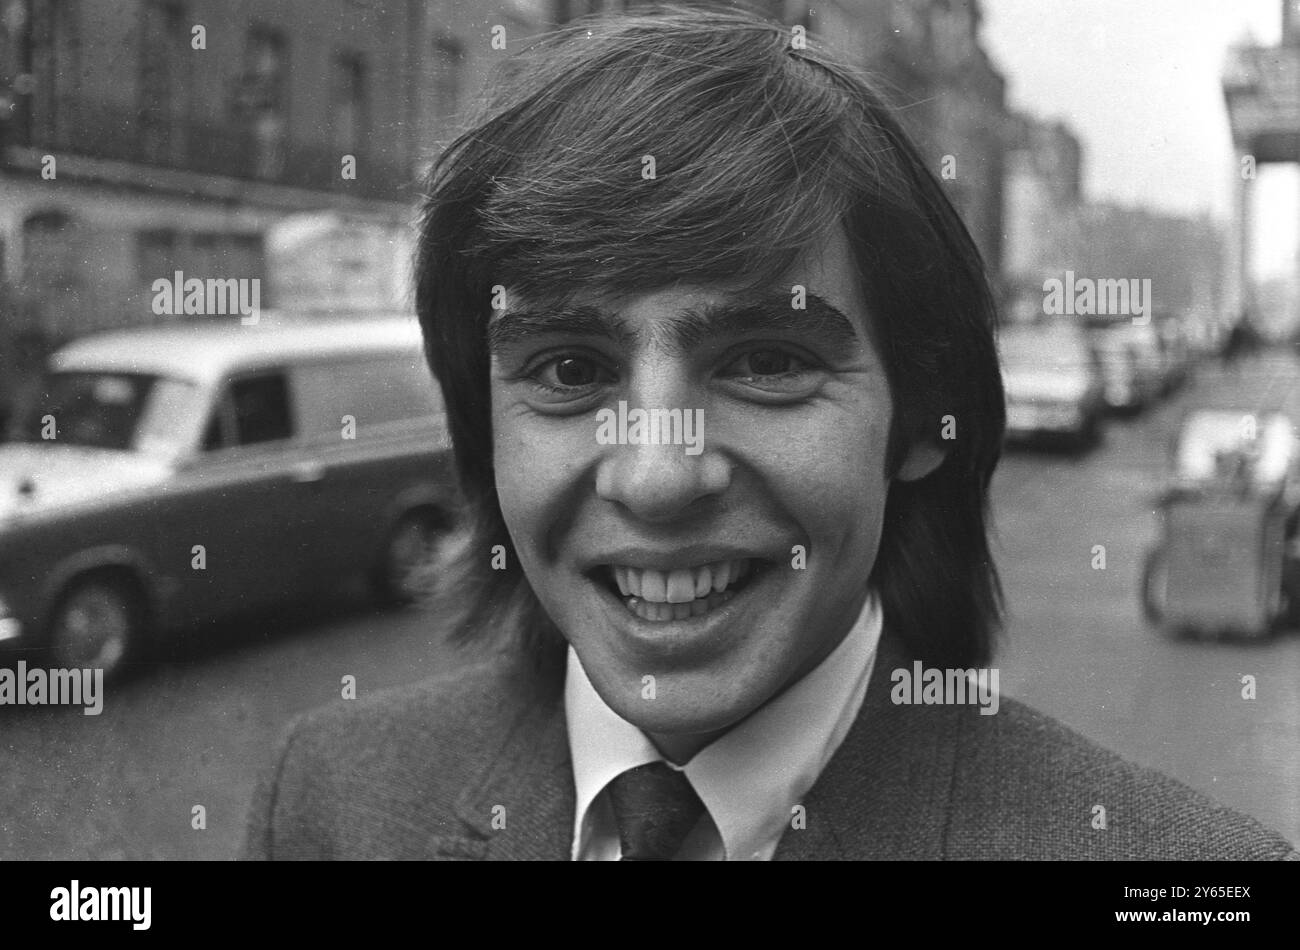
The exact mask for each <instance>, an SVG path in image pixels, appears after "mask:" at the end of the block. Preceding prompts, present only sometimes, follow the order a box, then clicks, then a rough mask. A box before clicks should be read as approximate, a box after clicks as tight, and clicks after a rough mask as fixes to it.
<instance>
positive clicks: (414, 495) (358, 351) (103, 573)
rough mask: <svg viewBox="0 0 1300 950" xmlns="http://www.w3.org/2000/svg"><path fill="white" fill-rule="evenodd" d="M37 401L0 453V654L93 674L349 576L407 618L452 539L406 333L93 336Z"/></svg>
mask: <svg viewBox="0 0 1300 950" xmlns="http://www.w3.org/2000/svg"><path fill="white" fill-rule="evenodd" d="M268 318H269V319H268ZM40 389H41V392H40V394H39V396H38V397H37V398H36V400H35V402H34V404H33V405H31V406H29V407H28V409H27V412H26V414H25V416H24V417H22V418H20V419H19V420H18V423H17V425H16V426H15V428H14V430H13V431H12V432H11V435H12V437H13V439H14V441H10V442H7V443H5V444H3V445H0V648H6V647H7V648H18V649H29V648H41V649H48V650H50V651H52V653H53V659H54V661H55V664H56V665H58V666H62V667H92V668H93V667H99V668H102V669H104V671H105V675H108V674H110V673H113V672H116V671H118V670H120V669H121V667H122V664H123V663H125V662H127V661H128V660H130V659H131V658H132V656H133V655H134V654H135V653H136V651H137V650H140V649H144V648H145V647H147V646H148V645H149V644H150V643H151V642H152V641H153V639H154V638H156V637H158V636H161V635H163V634H165V633H166V632H167V631H171V630H175V629H177V628H179V627H185V626H193V625H194V624H196V623H197V622H199V621H203V620H208V619H211V618H216V617H218V616H223V615H228V614H230V613H233V612H236V611H243V610H245V609H249V608H264V607H267V606H270V605H273V604H279V603H282V602H285V601H288V600H292V599H300V598H304V597H306V596H309V595H311V594H312V593H316V592H320V591H325V590H330V589H334V588H336V587H337V586H338V585H339V584H341V583H343V582H344V581H345V580H346V579H348V578H350V577H352V576H354V575H358V574H360V575H364V576H365V577H366V578H367V579H368V580H369V582H370V583H371V585H372V586H373V587H374V589H375V591H376V592H377V593H378V594H380V595H381V596H383V597H385V598H388V599H393V600H408V599H411V598H413V597H414V596H416V594H417V593H418V581H419V578H420V576H421V575H420V572H421V570H422V569H423V568H424V566H425V565H427V562H428V559H429V556H430V554H431V551H432V549H433V547H434V546H435V545H436V544H437V542H438V540H439V538H440V536H441V532H443V531H444V530H445V529H447V528H448V527H449V526H451V525H452V524H453V523H454V519H455V513H456V508H457V502H456V499H457V494H456V489H455V478H454V475H453V472H452V465H451V460H450V457H449V456H450V452H449V448H448V444H447V439H446V426H445V420H444V418H443V414H442V409H441V399H440V395H439V393H438V390H437V387H436V385H435V384H434V382H433V380H432V377H431V376H430V374H429V371H428V369H427V367H426V365H425V362H424V359H423V354H422V351H421V346H420V335H419V331H418V327H417V326H416V324H415V322H414V320H413V319H410V318H400V317H399V318H379V317H362V318H357V319H351V320H348V319H329V320H325V321H317V322H311V321H307V320H301V319H297V320H295V319H292V318H284V319H275V318H273V316H272V315H270V314H263V320H262V323H261V324H259V325H254V326H241V325H239V324H235V323H232V324H221V325H216V324H197V325H193V324H192V325H173V326H169V327H165V328H149V329H141V330H132V331H119V332H114V333H108V334H101V335H95V336H91V337H86V338H83V339H81V340H79V341H76V342H74V343H72V344H70V345H68V346H66V347H64V348H63V349H61V350H59V351H57V352H56V353H55V354H54V355H53V356H52V357H51V359H50V363H49V367H48V373H47V375H46V377H45V380H44V383H43V385H42V386H41V387H40Z"/></svg>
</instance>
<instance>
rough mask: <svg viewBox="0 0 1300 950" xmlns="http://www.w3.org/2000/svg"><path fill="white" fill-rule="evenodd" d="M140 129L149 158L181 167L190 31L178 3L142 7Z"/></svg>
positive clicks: (160, 1) (164, 0)
mask: <svg viewBox="0 0 1300 950" xmlns="http://www.w3.org/2000/svg"><path fill="white" fill-rule="evenodd" d="M140 36H141V52H140V129H141V148H142V149H143V150H144V159H145V161H149V162H158V163H161V164H172V165H181V164H183V163H184V159H185V144H186V143H185V135H186V132H187V130H188V129H187V120H188V118H189V100H190V64H191V63H192V62H193V60H192V58H191V57H190V56H189V55H187V54H188V53H189V32H188V30H187V27H186V23H185V9H184V7H183V6H182V5H181V4H180V3H179V2H177V0H148V2H146V3H144V4H143V5H142V6H141V7H140Z"/></svg>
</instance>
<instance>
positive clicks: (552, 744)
mask: <svg viewBox="0 0 1300 950" xmlns="http://www.w3.org/2000/svg"><path fill="white" fill-rule="evenodd" d="M792 38H793V37H792V35H791V34H790V33H789V32H787V31H786V30H784V29H783V28H781V27H780V26H774V25H771V24H767V23H763V22H760V21H758V20H754V19H750V18H748V17H744V16H740V15H732V14H718V13H691V12H674V13H672V14H668V15H652V16H641V17H631V16H629V17H622V18H616V19H610V20H604V21H589V22H584V23H582V24H580V25H578V26H577V27H575V28H573V29H570V30H567V31H564V32H562V33H560V34H558V35H557V36H555V37H553V38H550V39H548V40H546V41H545V42H543V43H541V44H539V45H538V46H537V47H535V48H533V49H532V50H530V51H529V52H527V53H526V54H524V55H523V56H521V57H519V58H518V59H516V60H515V61H513V63H512V65H511V67H510V68H509V69H508V70H507V71H506V72H505V73H504V74H503V76H502V78H501V82H500V84H499V86H498V87H497V88H496V90H495V91H494V94H493V97H492V98H491V100H490V101H491V105H490V108H489V109H488V111H487V113H486V115H485V116H484V117H483V119H482V120H481V121H480V122H479V123H478V124H476V125H475V127H474V128H473V129H471V130H470V131H469V132H467V133H466V134H465V135H464V136H462V137H461V138H460V139H459V140H457V142H456V143H454V144H453V145H452V147H451V148H450V149H448V151H447V152H446V153H445V154H444V155H443V156H442V157H441V158H440V160H439V161H438V163H437V165H436V166H435V168H434V170H433V172H432V173H431V177H430V181H429V190H428V196H427V198H426V202H425V207H424V217H423V221H422V237H421V247H420V260H419V288H418V309H419V312H420V318H421V322H422V325H423V327H424V332H425V338H426V343H427V349H428V354H429V359H430V364H431V367H432V369H433V371H434V374H435V376H436V377H437V379H438V382H439V384H440V385H441V387H442V391H443V394H444V397H445V400H446V404H447V412H448V421H449V427H450V431H451V434H452V439H453V443H454V446H455V450H456V456H457V463H458V466H459V471H460V474H461V478H462V482H463V485H464V489H465V492H466V496H467V505H468V508H469V517H468V518H467V524H468V525H469V527H470V533H469V541H468V543H467V545H466V547H465V549H464V550H463V551H462V552H460V556H459V557H458V558H457V559H455V560H448V562H447V563H446V565H445V566H444V571H446V572H447V576H446V577H445V578H444V591H443V598H442V602H443V607H444V610H443V612H442V613H440V614H439V615H438V616H439V618H440V621H441V622H445V623H447V624H448V627H449V629H450V630H452V631H453V632H455V633H456V634H457V635H458V636H459V637H460V638H462V639H465V640H475V641H485V640H490V641H492V642H494V643H495V644H496V645H497V646H498V648H499V649H498V650H497V652H496V654H495V655H494V656H493V658H492V659H490V660H488V661H486V662H483V663H480V664H477V665H474V666H471V667H468V668H466V669H463V670H460V671H458V672H456V673H455V674H454V675H451V676H448V677H446V678H443V679H439V680H436V681H432V682H428V683H424V684H420V685H418V686H415V687H408V688H405V689H402V690H397V691H393V692H390V693H385V694H383V695H381V696H377V697H373V698H371V699H369V700H361V701H357V702H355V703H347V704H344V705H343V706H342V707H340V708H336V709H331V710H327V711H323V712H319V713H315V714H312V715H310V716H308V717H306V718H304V719H303V720H301V721H299V722H297V723H295V725H294V727H293V728H292V729H291V730H290V732H289V734H288V736H287V738H286V740H285V742H284V744H283V746H282V748H281V750H280V753H279V759H278V763H277V767H276V769H275V771H274V773H273V774H272V775H270V776H269V777H268V778H267V780H266V781H265V782H264V783H263V784H262V786H261V788H260V789H259V792H258V794H257V796H256V799H255V801H254V805H253V810H252V819H251V824H250V829H249V835H248V839H247V844H246V854H247V855H248V856H250V857H265V858H295V857H296V858H348V857H443V858H502V859H506V858H540V859H556V860H561V859H569V858H576V859H596V860H617V859H623V860H636V859H641V860H644V859H670V858H675V859H713V860H717V859H727V860H753V859H759V860H764V859H771V858H777V859H782V858H850V859H852V858H871V857H892V858H1116V857H1145V858H1161V857H1283V856H1285V855H1287V854H1288V853H1290V851H1291V849H1290V847H1289V846H1288V845H1287V843H1286V842H1285V841H1283V840H1281V839H1280V838H1278V837H1277V836H1275V835H1272V834H1271V833H1269V832H1267V831H1266V830H1265V829H1263V828H1261V827H1260V826H1258V825H1257V824H1256V823H1255V822H1253V821H1252V820H1251V819H1249V818H1246V817H1243V816H1240V815H1235V814H1232V813H1230V812H1227V811H1225V810H1223V809H1219V808H1217V807H1216V806H1214V805H1212V804H1211V803H1210V802H1208V801H1207V800H1205V799H1203V798H1201V797H1200V796H1198V795H1196V794H1195V793H1194V792H1192V791H1190V790H1188V789H1186V788H1184V787H1183V786H1181V785H1178V784H1177V783H1175V782H1173V781H1172V780H1169V779H1166V778H1164V777H1162V776H1159V775H1157V774H1155V773H1152V772H1149V771H1146V770H1143V769H1140V768H1138V767H1136V766H1133V765H1130V764H1128V763H1126V762H1123V761H1122V760H1120V759H1119V758H1117V757H1115V756H1113V755H1111V754H1110V753H1107V752H1105V751H1103V750H1101V749H1099V748H1097V747H1096V746H1093V745H1092V744H1091V743H1089V742H1088V741H1087V740H1084V739H1082V738H1081V737H1079V736H1077V735H1075V734H1073V733H1071V732H1069V731H1068V730H1066V729H1065V728H1064V727H1062V726H1060V725H1059V724H1057V723H1055V722H1053V721H1052V720H1050V719H1047V718H1046V717H1043V716H1041V715H1039V714H1037V713H1034V712H1033V711H1031V710H1028V709H1026V708H1025V707H1023V706H1020V705H1018V704H1016V703H1014V702H1013V701H1011V700H1002V701H1001V702H1000V703H998V702H997V700H996V698H994V699H993V701H992V702H991V703H990V702H984V703H983V704H974V703H971V702H969V701H967V700H968V699H969V697H967V700H963V699H961V698H958V697H957V696H955V695H954V694H953V692H952V689H951V687H952V686H953V684H960V683H962V682H964V679H963V678H962V677H960V676H958V677H949V679H948V684H949V689H948V691H947V692H944V691H943V690H941V689H936V690H934V691H932V690H931V689H930V686H931V685H933V684H929V683H927V688H926V690H925V691H924V693H922V692H920V691H918V692H916V693H915V697H916V698H917V699H918V700H919V699H920V698H921V697H922V696H923V697H924V701H923V702H920V701H918V702H913V701H912V699H913V693H912V691H911V690H910V689H908V690H901V691H900V690H899V689H898V688H897V686H896V685H895V684H897V683H899V682H900V679H899V672H900V671H901V672H902V673H904V674H908V673H909V672H910V671H911V670H913V669H914V668H915V667H914V664H918V663H919V664H921V665H922V666H923V668H925V669H934V670H939V671H953V670H955V671H962V670H967V669H971V670H974V669H977V668H982V667H984V666H985V665H986V664H987V663H988V661H989V659H990V657H991V653H992V640H993V635H994V632H995V630H996V628H997V623H998V614H999V610H998V588H997V580H996V575H995V572H994V568H993V565H992V563H991V560H990V557H989V552H988V547H987V543H986V538H985V527H986V526H985V506H986V496H987V489H988V484H989V479H990V477H991V475H992V472H993V468H994V466H995V464H996V462H997V458H998V454H999V447H1000V444H1001V436H1002V426H1003V404H1002V390H1001V383H1000V375H999V371H998V366H997V362H996V357H995V355H994V347H993V323H994V317H993V307H992V303H991V299H990V294H989V290H988V287H987V284H986V281H985V278H984V275H983V272H982V267H981V263H980V260H979V256H978V254H977V252H976V251H975V249H974V246H973V244H972V242H971V240H970V237H969V235H968V234H967V232H966V230H965V228H964V227H963V225H962V224H961V222H960V220H959V219H958V217H957V215H956V213H955V212H954V211H953V209H952V207H951V205H950V204H949V202H948V200H947V198H946V197H945V195H944V194H943V191H942V188H941V186H940V185H939V183H938V182H937V181H936V180H935V178H934V176H933V175H932V174H931V173H930V172H929V171H928V170H927V169H926V168H925V167H924V165H923V164H922V162H921V160H920V158H919V157H918V155H917V153H916V151H915V149H914V148H913V146H912V145H911V144H910V143H909V142H908V140H907V138H906V136H905V135H904V134H903V132H902V131H901V130H900V128H899V126H898V124H897V123H896V121H895V120H894V119H893V118H892V117H891V116H890V114H889V113H888V111H887V110H886V109H885V107H884V106H883V105H882V103H881V102H880V100H879V98H878V97H877V96H876V95H875V93H873V92H872V90H871V88H870V86H868V85H867V84H866V83H865V82H864V81H863V80H862V79H861V78H859V77H858V76H857V74H856V73H854V72H853V71H852V70H850V69H848V68H846V67H845V66H843V65H841V64H840V63H838V62H837V61H836V60H835V59H834V58H833V57H832V56H830V55H829V54H827V53H826V52H825V51H824V49H822V48H820V47H819V46H818V44H817V43H816V42H815V41H814V42H810V43H809V44H808V45H807V46H806V47H805V46H804V45H802V44H795V43H793V42H792ZM635 410H640V411H641V413H642V414H641V416H638V417H637V418H638V419H639V420H640V424H636V425H633V424H629V425H626V426H625V425H620V426H618V427H617V431H618V433H619V437H618V438H610V437H609V432H610V430H609V429H608V428H605V429H602V426H603V425H605V423H604V422H602V419H607V418H608V414H609V413H611V412H616V413H618V414H620V415H621V416H623V417H624V418H626V419H627V420H631V419H632V411H635ZM674 413H675V414H676V416H674ZM674 418H677V419H682V420H684V419H687V418H690V419H692V420H698V421H699V426H698V427H697V431H696V433H695V435H696V437H697V438H698V442H697V443H696V444H695V445H694V446H693V448H694V449H695V450H694V451H687V449H688V448H691V446H688V445H685V444H683V442H684V441H685V440H684V439H681V438H677V437H675V436H674V434H673V433H674V432H675V431H676V430H674V428H673V425H672V424H669V423H667V422H665V420H671V419H674ZM645 419H651V420H657V421H656V422H655V423H654V424H652V425H647V424H644V420H645ZM602 433H603V434H602ZM677 434H678V435H680V434H681V433H680V432H678V433H677ZM452 574H455V575H456V576H454V577H453V576H451V575H452ZM448 605H451V606H453V607H455V608H456V609H457V612H458V616H455V617H451V616H449V615H448V613H447V610H446V608H447V607H448ZM983 682H984V683H985V684H987V682H988V679H987V677H986V678H985V680H984V681H983ZM918 688H919V683H918ZM971 695H974V690H972V694H971ZM980 696H981V698H985V699H987V697H986V696H985V694H984V693H980ZM945 700H946V701H945ZM1098 803H1100V804H1102V805H1103V806H1104V807H1105V808H1106V809H1107V811H1108V812H1109V814H1110V815H1111V818H1110V821H1109V824H1108V825H1107V827H1106V828H1105V829H1097V828H1096V827H1095V822H1094V821H1093V819H1094V817H1095V815H1096V812H1095V805H1096V804H1098Z"/></svg>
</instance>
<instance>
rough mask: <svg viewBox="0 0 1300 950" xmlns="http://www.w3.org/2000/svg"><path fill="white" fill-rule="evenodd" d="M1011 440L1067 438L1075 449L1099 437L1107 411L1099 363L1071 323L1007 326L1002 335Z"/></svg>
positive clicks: (1083, 334)
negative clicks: (1035, 437)
mask: <svg viewBox="0 0 1300 950" xmlns="http://www.w3.org/2000/svg"><path fill="white" fill-rule="evenodd" d="M998 353H999V358H1000V360H1001V363H1002V382H1003V388H1004V390H1005V391H1006V402H1007V437H1008V438H1009V439H1025V438H1029V437H1034V436H1049V437H1057V438H1064V439H1067V440H1069V441H1070V442H1071V443H1072V444H1073V445H1075V446H1077V447H1080V448H1082V447H1085V446H1088V445H1092V444H1094V443H1095V442H1097V441H1098V439H1099V438H1100V436H1101V418H1102V415H1103V413H1104V411H1105V408H1106V407H1105V401H1104V398H1103V392H1102V379H1101V372H1100V368H1099V367H1098V365H1097V358H1096V356H1095V354H1094V353H1093V351H1092V349H1091V347H1090V346H1089V343H1088V338H1087V336H1086V334H1085V333H1084V332H1083V331H1082V330H1081V329H1079V328H1078V327H1076V326H1074V325H1073V324H1067V323H1060V324H1035V325H1030V326H1009V327H1004V328H1003V329H1002V330H1001V332H999V334H998Z"/></svg>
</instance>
